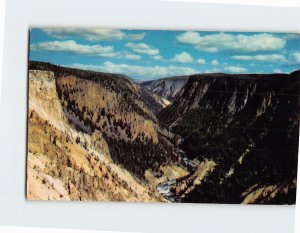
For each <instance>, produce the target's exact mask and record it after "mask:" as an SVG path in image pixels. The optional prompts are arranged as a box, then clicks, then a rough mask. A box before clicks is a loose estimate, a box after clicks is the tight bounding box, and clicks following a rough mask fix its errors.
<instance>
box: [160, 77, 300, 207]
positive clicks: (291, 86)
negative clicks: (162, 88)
mask: <svg viewBox="0 0 300 233" xmlns="http://www.w3.org/2000/svg"><path fill="white" fill-rule="evenodd" d="M299 91H300V72H299V71H298V72H294V73H292V74H286V75H285V74H282V75H226V74H212V75H194V76H191V77H190V78H189V80H188V82H187V84H186V85H185V87H184V89H182V90H181V92H180V93H179V94H178V95H177V96H176V98H175V99H174V101H173V103H172V104H171V105H170V106H168V107H167V108H165V109H163V110H162V111H161V113H160V114H159V119H160V120H161V121H162V122H163V123H164V124H165V126H167V127H169V129H170V130H171V131H172V132H173V133H175V134H178V135H180V136H181V140H180V144H179V147H180V148H181V149H182V150H183V151H185V153H186V155H187V156H188V157H189V158H190V159H196V160H199V161H204V160H207V159H208V160H212V161H214V162H215V163H216V166H215V169H214V171H213V172H211V173H210V175H209V176H208V177H207V178H206V180H205V182H203V183H202V184H201V185H200V186H198V187H196V188H195V189H194V190H193V191H191V192H190V193H188V194H185V195H183V196H182V199H181V200H182V201H184V202H213V203H242V202H243V203H266V204H268V203H276V202H279V203H295V196H296V195H295V192H296V173H297V155H298V136H299V135H298V131H299V107H300V106H299Z"/></svg>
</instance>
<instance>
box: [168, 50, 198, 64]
mask: <svg viewBox="0 0 300 233" xmlns="http://www.w3.org/2000/svg"><path fill="white" fill-rule="evenodd" d="M193 60H194V59H193V57H192V56H191V55H190V54H189V53H187V52H182V53H178V54H175V56H174V58H172V61H174V62H179V63H189V62H193Z"/></svg>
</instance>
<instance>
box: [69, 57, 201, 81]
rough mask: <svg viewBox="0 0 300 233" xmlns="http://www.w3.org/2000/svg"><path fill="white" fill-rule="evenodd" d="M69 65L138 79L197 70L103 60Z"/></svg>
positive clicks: (186, 73) (195, 71) (183, 73)
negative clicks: (94, 62)
mask: <svg viewBox="0 0 300 233" xmlns="http://www.w3.org/2000/svg"><path fill="white" fill-rule="evenodd" d="M68 66H69V67H73V68H79V69H86V70H95V71H101V72H109V73H121V74H126V75H128V76H129V77H132V78H139V79H154V78H158V77H167V76H177V75H190V74H195V73H198V71H197V70H195V69H193V68H190V67H180V66H138V65H128V64H115V63H112V62H110V61H107V62H104V63H103V64H101V65H83V64H72V65H68Z"/></svg>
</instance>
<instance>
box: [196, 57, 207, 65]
mask: <svg viewBox="0 0 300 233" xmlns="http://www.w3.org/2000/svg"><path fill="white" fill-rule="evenodd" d="M196 62H197V63H198V64H200V65H204V64H206V61H205V59H202V58H199V59H197V61H196Z"/></svg>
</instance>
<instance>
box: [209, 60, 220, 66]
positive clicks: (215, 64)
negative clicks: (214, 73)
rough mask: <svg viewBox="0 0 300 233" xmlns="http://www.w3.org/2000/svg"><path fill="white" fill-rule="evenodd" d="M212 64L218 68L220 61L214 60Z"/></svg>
mask: <svg viewBox="0 0 300 233" xmlns="http://www.w3.org/2000/svg"><path fill="white" fill-rule="evenodd" d="M211 64H212V65H214V66H218V65H219V62H218V60H216V59H214V60H212V61H211Z"/></svg>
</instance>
